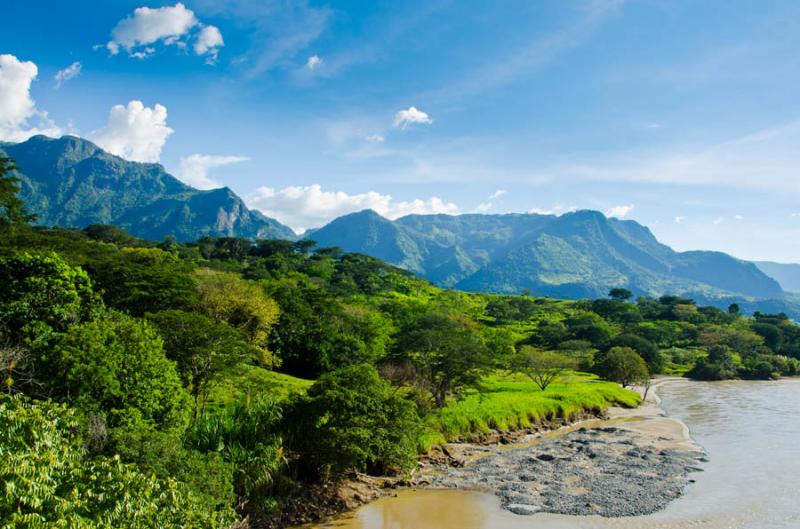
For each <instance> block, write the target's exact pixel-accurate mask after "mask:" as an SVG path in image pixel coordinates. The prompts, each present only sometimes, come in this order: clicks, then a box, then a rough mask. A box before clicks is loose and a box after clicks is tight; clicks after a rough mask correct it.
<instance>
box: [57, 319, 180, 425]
mask: <svg viewBox="0 0 800 529" xmlns="http://www.w3.org/2000/svg"><path fill="white" fill-rule="evenodd" d="M52 354H53V356H54V357H55V362H54V363H55V369H54V370H53V372H52V373H50V375H51V378H50V381H49V382H50V384H51V386H52V387H53V388H54V390H55V391H56V392H57V394H58V396H60V397H61V398H63V399H64V400H66V401H67V402H68V403H70V404H74V405H75V406H77V407H78V408H80V409H82V410H84V411H85V412H86V413H87V414H98V415H101V416H103V415H105V417H106V421H107V423H108V425H109V426H110V427H116V426H121V425H136V424H139V423H144V424H149V425H152V426H154V427H157V428H160V429H170V428H182V427H184V426H185V424H186V421H185V419H186V414H185V411H187V407H188V406H187V405H188V400H189V399H188V396H187V395H186V392H185V390H184V389H183V386H182V385H181V381H180V377H179V376H178V372H177V370H176V369H175V364H174V362H172V361H170V360H168V359H167V357H166V356H164V349H163V342H162V340H161V337H160V336H159V335H158V332H157V331H156V330H155V328H153V326H152V325H151V324H149V323H148V322H147V321H145V320H139V319H136V318H132V317H130V316H127V315H125V314H122V313H118V312H113V311H109V312H108V313H107V314H106V315H105V316H104V317H103V318H100V319H98V320H96V321H91V322H87V323H84V324H81V325H75V326H73V327H70V329H69V330H68V331H67V332H66V333H64V334H62V335H61V336H60V337H59V339H58V341H57V342H56V343H55V345H54V346H53V352H52Z"/></svg>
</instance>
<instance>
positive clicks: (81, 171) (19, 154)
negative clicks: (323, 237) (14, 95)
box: [0, 136, 296, 241]
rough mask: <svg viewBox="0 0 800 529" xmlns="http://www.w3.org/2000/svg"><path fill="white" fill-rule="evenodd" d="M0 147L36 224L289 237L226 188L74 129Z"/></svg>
mask: <svg viewBox="0 0 800 529" xmlns="http://www.w3.org/2000/svg"><path fill="white" fill-rule="evenodd" d="M0 149H1V150H2V151H4V152H5V153H6V155H7V156H9V157H10V158H12V159H13V160H14V161H15V163H16V165H17V167H18V169H19V172H20V177H21V178H22V191H21V197H22V198H23V200H25V203H26V204H27V206H28V209H29V210H31V211H32V212H33V213H35V214H36V215H37V223H39V224H43V225H61V226H76V227H85V226H87V225H90V224H114V225H117V226H119V227H121V228H124V229H125V230H127V231H129V232H130V233H131V234H132V235H135V236H137V237H141V238H145V239H151V240H160V239H163V238H164V237H168V236H173V237H175V238H176V239H178V240H180V241H190V240H196V239H199V238H201V237H203V236H207V235H208V236H238V237H245V238H265V239H266V238H288V239H293V238H295V237H296V235H295V233H294V231H292V230H291V228H289V227H288V226H284V225H283V224H281V223H280V222H278V221H276V220H275V219H271V218H269V217H266V216H264V215H263V214H261V213H260V212H258V211H255V210H250V209H249V208H247V206H246V205H245V203H244V201H243V200H242V199H241V198H240V197H239V196H238V195H236V193H234V192H233V191H232V190H231V189H230V188H227V187H223V188H218V189H211V190H199V189H195V188H193V187H191V186H188V185H186V184H184V183H183V182H181V181H180V180H178V179H177V178H176V177H174V176H172V175H171V174H169V173H168V172H167V171H166V170H165V169H164V167H163V166H162V165H160V164H156V163H141V162H131V161H127V160H124V159H123V158H120V157H119V156H115V155H113V154H109V153H107V152H106V151H104V150H103V149H101V148H100V147H98V146H97V145H95V144H94V143H92V142H91V141H89V140H85V139H83V138H79V137H77V136H62V137H61V138H49V137H47V136H33V137H31V138H30V139H28V140H26V141H24V142H20V143H13V144H10V143H4V144H1V145H0Z"/></svg>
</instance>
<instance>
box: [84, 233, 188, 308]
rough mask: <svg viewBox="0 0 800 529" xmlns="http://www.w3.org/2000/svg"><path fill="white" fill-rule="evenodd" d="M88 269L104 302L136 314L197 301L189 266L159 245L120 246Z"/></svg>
mask: <svg viewBox="0 0 800 529" xmlns="http://www.w3.org/2000/svg"><path fill="white" fill-rule="evenodd" d="M87 268H88V270H89V272H90V274H91V275H92V278H93V279H94V280H95V282H96V284H97V287H98V289H100V290H102V291H103V299H104V300H105V302H106V304H108V305H109V306H111V307H113V308H116V309H118V310H121V311H125V312H128V313H130V314H133V315H135V316H141V315H143V314H145V313H146V312H158V311H161V310H168V309H184V308H188V307H192V306H193V305H195V303H196V300H197V296H196V293H195V284H194V281H193V280H192V276H191V266H190V265H189V264H187V263H185V262H182V261H181V260H180V259H178V257H176V256H175V255H173V254H171V253H168V252H165V251H163V250H159V249H158V248H123V249H122V250H120V251H119V252H113V253H108V254H106V255H105V256H104V258H103V259H100V260H98V261H94V262H91V263H87Z"/></svg>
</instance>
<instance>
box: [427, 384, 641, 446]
mask: <svg viewBox="0 0 800 529" xmlns="http://www.w3.org/2000/svg"><path fill="white" fill-rule="evenodd" d="M639 402H640V398H639V395H637V394H636V393H634V392H632V391H628V390H626V389H622V388H621V387H620V386H619V385H618V384H614V383H611V382H603V381H600V380H597V379H596V377H594V376H593V375H589V374H584V373H576V374H573V375H570V376H568V377H567V378H565V379H564V380H562V381H561V382H559V383H554V384H552V385H551V386H550V387H548V388H547V390H545V391H541V390H540V389H539V388H538V387H537V386H536V385H535V384H534V383H533V382H531V380H530V379H529V378H527V377H525V376H524V375H517V374H496V375H493V376H490V377H487V379H486V380H485V381H484V388H483V390H482V391H481V392H472V393H471V394H469V395H467V396H466V397H465V398H464V399H462V400H459V401H454V402H452V403H451V404H448V405H447V406H446V407H444V408H443V409H441V410H438V411H436V412H434V413H433V414H431V415H430V416H429V417H428V418H427V420H426V431H425V432H424V433H423V435H422V436H421V438H420V441H419V444H420V448H422V449H423V450H427V449H428V448H430V447H431V446H432V445H435V444H440V443H444V442H447V441H452V440H455V439H458V438H462V437H463V438H470V436H471V435H474V434H479V433H485V432H488V431H490V430H500V431H512V430H516V429H520V428H525V427H529V426H532V425H533V424H535V423H536V422H539V421H541V420H545V419H552V418H570V417H574V416H576V415H578V414H581V413H583V412H587V411H590V412H600V411H603V410H605V409H606V408H608V407H609V406H613V405H620V406H626V407H634V406H637V405H638V404H639Z"/></svg>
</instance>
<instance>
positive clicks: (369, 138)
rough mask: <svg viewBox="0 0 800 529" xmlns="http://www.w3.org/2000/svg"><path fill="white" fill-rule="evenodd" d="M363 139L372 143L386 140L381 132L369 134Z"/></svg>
mask: <svg viewBox="0 0 800 529" xmlns="http://www.w3.org/2000/svg"><path fill="white" fill-rule="evenodd" d="M365 139H366V140H367V141H369V142H372V143H383V142H385V141H386V137H385V136H384V135H383V134H370V135H369V136H367V137H366V138H365Z"/></svg>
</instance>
